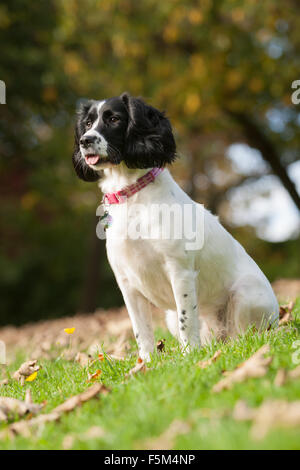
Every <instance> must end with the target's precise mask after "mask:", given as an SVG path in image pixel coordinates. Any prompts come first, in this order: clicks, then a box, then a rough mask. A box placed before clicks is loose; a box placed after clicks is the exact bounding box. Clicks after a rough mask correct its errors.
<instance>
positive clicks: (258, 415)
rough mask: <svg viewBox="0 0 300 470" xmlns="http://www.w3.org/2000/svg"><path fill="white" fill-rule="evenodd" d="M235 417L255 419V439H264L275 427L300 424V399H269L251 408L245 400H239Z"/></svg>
mask: <svg viewBox="0 0 300 470" xmlns="http://www.w3.org/2000/svg"><path fill="white" fill-rule="evenodd" d="M233 417H234V419H236V420H241V421H243V420H248V421H253V425H252V428H251V435H252V437H253V439H263V438H264V437H265V436H266V435H267V434H268V432H269V431H270V430H272V429H274V428H278V427H279V428H293V427H298V426H299V425H300V401H294V402H287V401H284V400H269V401H266V402H264V403H262V404H261V406H259V407H258V408H249V407H248V406H247V405H246V404H245V403H244V402H237V404H236V406H235V409H234V412H233Z"/></svg>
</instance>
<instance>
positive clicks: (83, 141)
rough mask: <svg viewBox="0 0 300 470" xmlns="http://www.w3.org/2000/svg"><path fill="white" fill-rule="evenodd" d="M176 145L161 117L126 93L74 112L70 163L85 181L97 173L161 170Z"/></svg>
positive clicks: (92, 179) (150, 107) (173, 152)
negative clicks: (118, 167)
mask: <svg viewBox="0 0 300 470" xmlns="http://www.w3.org/2000/svg"><path fill="white" fill-rule="evenodd" d="M175 152H176V145H175V140H174V137H173V133H172V128H171V125H170V122H169V120H168V119H167V118H166V117H165V116H164V114H163V113H162V112H160V111H158V110H157V109H155V108H153V107H152V106H149V105H147V104H146V103H144V102H143V101H142V100H141V99H139V98H134V97H132V96H130V95H129V94H128V93H123V94H122V95H121V96H119V97H115V98H109V99H107V100H105V101H94V100H91V101H88V102H86V103H85V104H83V105H82V106H81V107H80V109H79V111H78V120H77V123H76V128H75V148H74V153H73V164H74V168H75V170H76V173H77V175H78V176H79V177H80V178H82V179H83V180H85V181H96V180H97V179H98V178H99V177H100V174H99V171H100V170H104V169H105V168H110V167H113V166H116V165H119V164H120V163H121V162H122V161H123V162H124V163H125V164H126V165H127V167H128V168H153V167H163V166H165V165H166V164H167V163H172V162H173V160H174V159H175Z"/></svg>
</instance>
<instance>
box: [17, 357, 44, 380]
mask: <svg viewBox="0 0 300 470" xmlns="http://www.w3.org/2000/svg"><path fill="white" fill-rule="evenodd" d="M39 370H40V366H39V365H37V360H36V359H35V360H31V361H27V362H24V363H23V364H22V365H21V366H20V367H19V369H18V370H17V371H16V372H15V373H14V374H13V378H14V379H15V380H18V381H19V382H20V383H21V385H24V383H25V379H26V378H27V377H30V376H31V375H33V374H34V373H35V372H38V371H39Z"/></svg>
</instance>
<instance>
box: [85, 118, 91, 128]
mask: <svg viewBox="0 0 300 470" xmlns="http://www.w3.org/2000/svg"><path fill="white" fill-rule="evenodd" d="M91 127H92V121H90V120H89V121H86V128H87V129H90V128H91Z"/></svg>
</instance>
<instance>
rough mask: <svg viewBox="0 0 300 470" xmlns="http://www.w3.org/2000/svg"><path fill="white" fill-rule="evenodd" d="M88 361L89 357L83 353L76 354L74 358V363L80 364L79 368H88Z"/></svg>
mask: <svg viewBox="0 0 300 470" xmlns="http://www.w3.org/2000/svg"><path fill="white" fill-rule="evenodd" d="M89 361H90V357H89V356H88V355H87V354H85V353H83V352H78V353H77V354H76V356H75V362H78V364H80V365H81V367H86V366H88V364H89Z"/></svg>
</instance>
